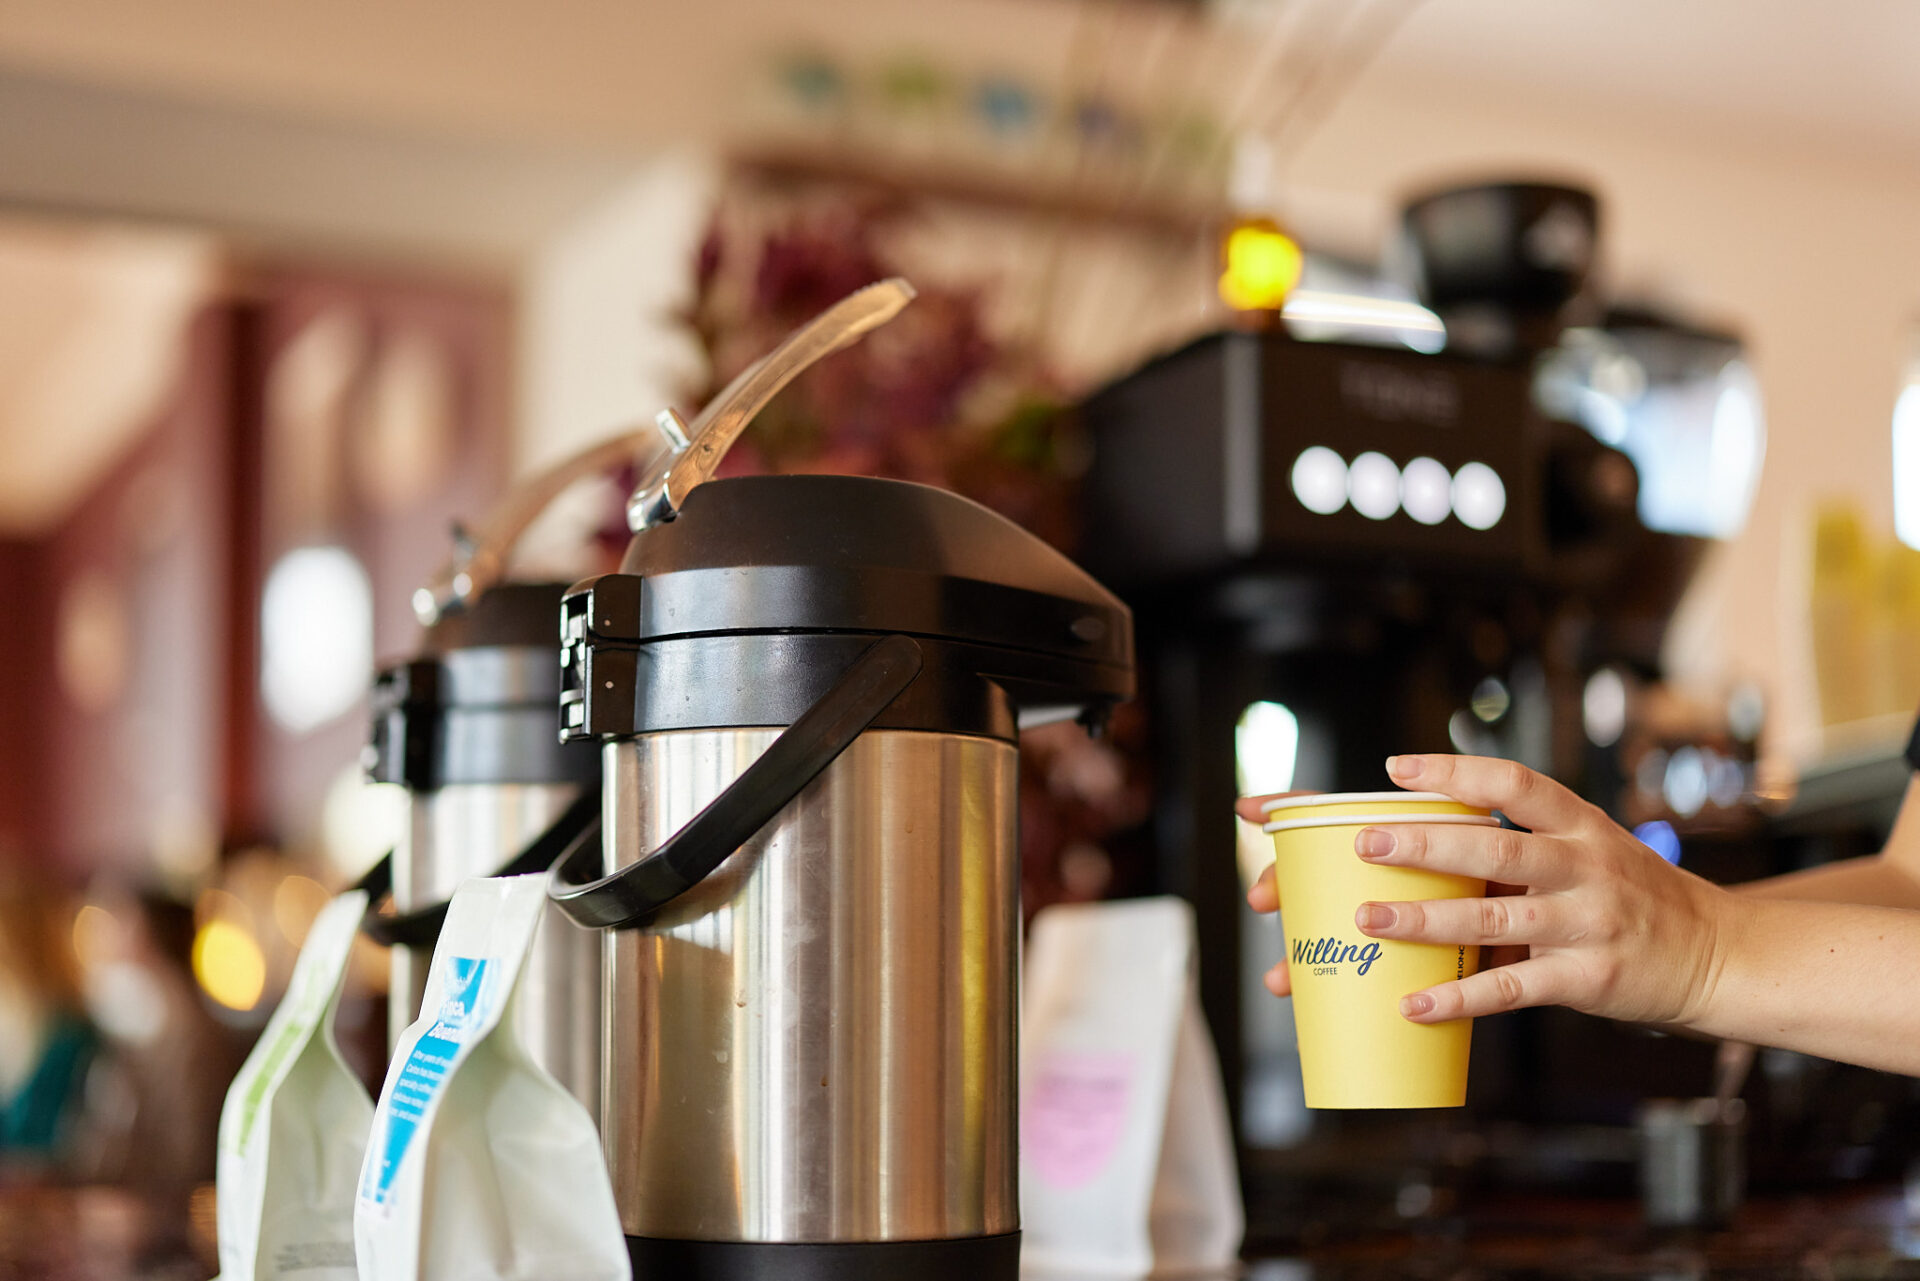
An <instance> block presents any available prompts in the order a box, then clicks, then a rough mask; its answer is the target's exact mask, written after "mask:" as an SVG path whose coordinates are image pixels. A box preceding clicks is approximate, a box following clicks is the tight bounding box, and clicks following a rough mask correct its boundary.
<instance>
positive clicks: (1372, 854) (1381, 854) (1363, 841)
mask: <svg viewBox="0 0 1920 1281" xmlns="http://www.w3.org/2000/svg"><path fill="white" fill-rule="evenodd" d="M1353 848H1354V849H1355V850H1356V851H1358V852H1359V855H1360V857H1361V858H1385V857H1386V856H1387V855H1389V854H1391V853H1393V833H1392V832H1389V831H1388V830H1387V829H1386V828H1384V827H1363V828H1361V829H1360V835H1358V836H1356V837H1354V838H1353Z"/></svg>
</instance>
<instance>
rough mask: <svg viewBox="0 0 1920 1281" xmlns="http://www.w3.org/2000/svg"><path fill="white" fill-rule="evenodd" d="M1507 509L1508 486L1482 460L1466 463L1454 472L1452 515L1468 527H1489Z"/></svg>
mask: <svg viewBox="0 0 1920 1281" xmlns="http://www.w3.org/2000/svg"><path fill="white" fill-rule="evenodd" d="M1506 512H1507V487H1506V486H1505V485H1503V484H1502V483H1501V482H1500V473H1499V472H1496V471H1495V470H1494V469H1493V468H1491V467H1489V466H1487V465H1486V464H1485V463H1468V464H1467V465H1466V466H1464V467H1462V468H1461V469H1460V470H1459V471H1457V472H1455V473H1454V474H1453V514H1454V515H1456V516H1458V517H1459V518H1460V523H1461V524H1462V525H1465V526H1466V527H1467V528H1468V529H1492V528H1493V527H1494V526H1495V525H1497V524H1499V523H1500V518H1501V517H1502V516H1504V515H1506Z"/></svg>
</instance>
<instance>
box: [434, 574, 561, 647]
mask: <svg viewBox="0 0 1920 1281" xmlns="http://www.w3.org/2000/svg"><path fill="white" fill-rule="evenodd" d="M566 591H567V584H565V583H521V582H506V583H496V584H494V585H493V586H492V587H489V588H488V589H487V590H486V591H485V592H482V593H481V594H480V597H479V598H478V599H477V600H475V601H473V602H472V603H471V604H469V605H467V606H466V607H465V608H462V609H457V610H449V611H448V612H447V613H445V614H442V615H441V616H440V619H439V621H438V622H436V623H434V625H433V626H432V627H429V628H428V629H427V634H426V638H425V640H424V642H423V643H422V644H421V649H422V650H424V651H425V652H426V653H429V654H444V653H447V652H448V651H449V650H456V649H480V648H484V647H490V646H494V645H533V646H539V647H541V648H543V649H556V650H557V649H559V648H560V598H561V597H562V596H564V595H565V594H566Z"/></svg>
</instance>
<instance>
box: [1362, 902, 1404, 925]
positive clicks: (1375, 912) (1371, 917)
mask: <svg viewBox="0 0 1920 1281" xmlns="http://www.w3.org/2000/svg"><path fill="white" fill-rule="evenodd" d="M1394 915H1395V914H1394V910H1393V909H1392V908H1390V907H1383V906H1381V905H1380V904H1378V903H1362V904H1361V905H1360V910H1359V911H1357V912H1355V913H1354V914H1353V923H1354V924H1355V925H1358V926H1359V927H1360V928H1361V929H1363V930H1390V929H1392V928H1393V922H1394Z"/></svg>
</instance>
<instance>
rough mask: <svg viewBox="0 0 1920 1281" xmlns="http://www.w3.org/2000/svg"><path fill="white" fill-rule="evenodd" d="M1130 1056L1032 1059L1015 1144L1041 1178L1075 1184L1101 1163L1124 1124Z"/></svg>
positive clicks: (1073, 1055)
mask: <svg viewBox="0 0 1920 1281" xmlns="http://www.w3.org/2000/svg"><path fill="white" fill-rule="evenodd" d="M1133 1074H1134V1056H1133V1055H1131V1054H1126V1053H1119V1052H1109V1053H1072V1052H1066V1051H1062V1052H1058V1053H1053V1054H1046V1055H1042V1056H1041V1057H1040V1058H1039V1060H1038V1061H1037V1062H1036V1063H1035V1064H1033V1082H1032V1085H1031V1087H1030V1088H1029V1089H1028V1092H1027V1098H1026V1103H1025V1106H1024V1107H1023V1108H1022V1109H1021V1118H1020V1145H1021V1149H1022V1153H1023V1155H1025V1157H1026V1158H1027V1160H1028V1161H1030V1162H1032V1164H1033V1169H1034V1172H1035V1173H1036V1174H1038V1175H1039V1176H1040V1177H1041V1178H1042V1179H1044V1180H1046V1181H1047V1182H1048V1183H1051V1184H1052V1185H1054V1186H1055V1187H1060V1188H1075V1187H1079V1186H1080V1185H1081V1184H1083V1183H1086V1182H1088V1181H1090V1180H1092V1179H1093V1178H1094V1177H1095V1176H1096V1175H1098V1174H1099V1173H1100V1172H1101V1170H1103V1169H1104V1168H1105V1167H1106V1164H1107V1161H1108V1159H1109V1158H1110V1157H1112V1156H1113V1153H1114V1149H1115V1148H1117V1147H1118V1146H1119V1145H1120V1136H1121V1134H1122V1132H1124V1130H1125V1129H1126V1123H1127V1097H1128V1095H1129V1094H1130V1093H1131V1091H1132V1087H1133Z"/></svg>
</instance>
